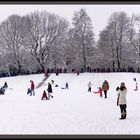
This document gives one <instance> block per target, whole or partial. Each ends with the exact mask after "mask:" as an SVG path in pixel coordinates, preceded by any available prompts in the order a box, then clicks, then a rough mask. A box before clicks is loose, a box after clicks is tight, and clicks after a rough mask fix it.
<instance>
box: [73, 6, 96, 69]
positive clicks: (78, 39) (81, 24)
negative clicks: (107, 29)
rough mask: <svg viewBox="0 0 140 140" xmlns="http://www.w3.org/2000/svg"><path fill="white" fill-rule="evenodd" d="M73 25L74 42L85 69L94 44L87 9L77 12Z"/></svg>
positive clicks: (78, 57) (78, 58)
mask: <svg viewBox="0 0 140 140" xmlns="http://www.w3.org/2000/svg"><path fill="white" fill-rule="evenodd" d="M73 26H74V27H73V32H74V42H75V47H76V48H77V53H78V55H77V60H79V61H80V62H81V64H82V65H83V69H84V71H85V70H86V67H87V64H88V58H89V57H90V52H91V51H92V49H93V44H94V33H93V27H92V22H91V19H90V17H89V16H88V14H87V13H86V10H85V9H81V10H80V11H79V12H75V14H74V17H73Z"/></svg>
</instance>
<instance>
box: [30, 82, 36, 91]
mask: <svg viewBox="0 0 140 140" xmlns="http://www.w3.org/2000/svg"><path fill="white" fill-rule="evenodd" d="M34 88H35V85H34V82H33V81H32V82H31V90H32V89H34Z"/></svg>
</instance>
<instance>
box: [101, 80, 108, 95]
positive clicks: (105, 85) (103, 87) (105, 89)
mask: <svg viewBox="0 0 140 140" xmlns="http://www.w3.org/2000/svg"><path fill="white" fill-rule="evenodd" d="M102 90H103V91H104V95H105V98H107V91H108V90H109V84H108V82H107V81H106V80H105V81H104V82H103V85H102Z"/></svg>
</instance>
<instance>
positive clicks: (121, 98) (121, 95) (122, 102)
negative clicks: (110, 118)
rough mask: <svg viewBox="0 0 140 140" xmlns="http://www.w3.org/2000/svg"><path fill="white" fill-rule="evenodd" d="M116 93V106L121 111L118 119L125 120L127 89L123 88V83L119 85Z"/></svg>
mask: <svg viewBox="0 0 140 140" xmlns="http://www.w3.org/2000/svg"><path fill="white" fill-rule="evenodd" d="M117 92H118V93H117V94H118V105H119V106H120V110H121V118H120V119H126V115H127V111H126V108H127V105H126V94H127V88H126V87H125V83H124V82H122V83H121V85H120V88H119V89H118V91H117Z"/></svg>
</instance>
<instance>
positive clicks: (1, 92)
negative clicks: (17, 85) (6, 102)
mask: <svg viewBox="0 0 140 140" xmlns="http://www.w3.org/2000/svg"><path fill="white" fill-rule="evenodd" d="M0 94H5V88H4V86H2V87H1V88H0Z"/></svg>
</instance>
